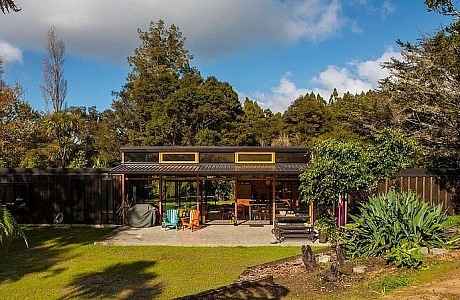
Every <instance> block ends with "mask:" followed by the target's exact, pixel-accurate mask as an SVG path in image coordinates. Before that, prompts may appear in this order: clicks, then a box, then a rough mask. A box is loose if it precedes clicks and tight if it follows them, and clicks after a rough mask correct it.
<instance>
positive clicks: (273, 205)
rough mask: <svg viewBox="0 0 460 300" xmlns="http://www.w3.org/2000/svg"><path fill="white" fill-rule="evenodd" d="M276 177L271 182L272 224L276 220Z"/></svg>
mask: <svg viewBox="0 0 460 300" xmlns="http://www.w3.org/2000/svg"><path fill="white" fill-rule="evenodd" d="M275 200H276V175H275V176H274V178H273V181H272V224H273V225H274V224H275V218H276V201H275Z"/></svg>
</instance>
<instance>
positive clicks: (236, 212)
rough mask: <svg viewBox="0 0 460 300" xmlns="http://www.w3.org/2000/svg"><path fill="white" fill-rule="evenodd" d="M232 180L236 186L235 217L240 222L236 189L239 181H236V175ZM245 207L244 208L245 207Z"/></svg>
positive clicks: (234, 189)
mask: <svg viewBox="0 0 460 300" xmlns="http://www.w3.org/2000/svg"><path fill="white" fill-rule="evenodd" d="M232 180H233V182H234V186H235V187H234V188H233V198H234V199H235V217H236V221H237V222H238V199H237V198H236V195H237V194H236V189H237V188H238V183H237V182H236V177H235V176H233V177H232ZM243 209H244V208H243Z"/></svg>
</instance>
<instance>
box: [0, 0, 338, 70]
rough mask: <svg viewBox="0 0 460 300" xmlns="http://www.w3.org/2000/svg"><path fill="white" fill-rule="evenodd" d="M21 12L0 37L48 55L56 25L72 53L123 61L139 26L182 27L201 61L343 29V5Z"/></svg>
mask: <svg viewBox="0 0 460 300" xmlns="http://www.w3.org/2000/svg"><path fill="white" fill-rule="evenodd" d="M20 6H21V8H22V10H21V11H20V12H18V13H14V14H8V15H7V16H3V17H2V18H0V36H1V37H3V38H5V39H8V40H9V41H11V42H13V43H15V44H17V45H20V46H21V47H22V48H28V49H33V50H42V49H43V48H44V43H45V38H46V32H47V30H48V28H49V27H50V26H55V27H56V32H57V34H58V35H59V37H60V38H62V39H63V40H64V42H65V44H66V49H67V51H68V52H69V53H74V54H78V55H82V56H87V57H96V58H105V59H107V60H112V61H117V62H123V63H124V62H125V59H126V57H127V56H128V55H131V54H132V53H133V50H134V48H135V47H137V46H138V45H139V40H138V35H137V31H136V30H137V28H141V29H144V30H146V29H147V26H148V24H149V22H150V21H157V20H158V19H160V18H161V19H163V20H165V22H166V24H168V25H169V24H172V23H174V24H176V25H177V26H179V28H180V29H181V31H182V32H183V34H184V36H185V37H186V38H187V45H186V47H187V48H188V49H189V50H191V52H192V53H194V54H195V55H196V57H197V59H202V60H205V59H215V58H217V57H220V56H222V55H226V54H229V53H233V52H235V51H241V50H244V49H246V48H249V47H251V46H254V45H260V44H261V43H262V44H263V43H269V44H286V43H292V42H295V41H297V40H298V39H302V38H305V39H310V40H323V39H326V38H328V37H330V36H331V35H333V34H335V33H336V32H338V31H339V30H340V29H341V28H342V26H343V22H342V21H341V16H340V10H341V7H340V2H339V1H338V0H326V1H324V0H303V1H279V0H251V1H246V0H219V1H215V0H194V1H190V0H168V1H164V0H136V1H135V0H124V1H113V0H98V1H94V0H66V1H62V0H40V1H36V0H23V1H21V3H20ZM24 24H27V26H25V25H24ZM12 28H14V30H11V29H12Z"/></svg>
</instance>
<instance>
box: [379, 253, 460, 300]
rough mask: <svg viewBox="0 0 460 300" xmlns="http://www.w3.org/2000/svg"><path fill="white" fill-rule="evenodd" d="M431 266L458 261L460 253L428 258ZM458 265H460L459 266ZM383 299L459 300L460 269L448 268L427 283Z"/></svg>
mask: <svg viewBox="0 0 460 300" xmlns="http://www.w3.org/2000/svg"><path fill="white" fill-rule="evenodd" d="M428 260H429V262H430V263H432V264H433V265H435V264H437V263H439V262H443V261H448V262H456V263H457V264H458V262H459V261H460V251H459V250H455V251H450V252H449V253H448V254H447V255H443V256H439V257H428ZM459 265H460V264H459ZM385 299H404V300H418V299H427V300H438V299H460V269H459V268H458V267H457V268H455V267H453V268H450V270H447V271H445V272H442V274H441V275H440V276H438V277H436V278H434V279H433V280H432V281H430V282H429V283H424V284H413V285H411V286H410V287H407V288H404V289H401V290H399V291H397V292H395V293H394V294H392V295H389V296H386V297H385Z"/></svg>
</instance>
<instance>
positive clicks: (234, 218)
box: [231, 214, 238, 226]
mask: <svg viewBox="0 0 460 300" xmlns="http://www.w3.org/2000/svg"><path fill="white" fill-rule="evenodd" d="M231 222H232V224H233V226H237V225H238V220H237V219H236V216H235V214H232V217H231Z"/></svg>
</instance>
